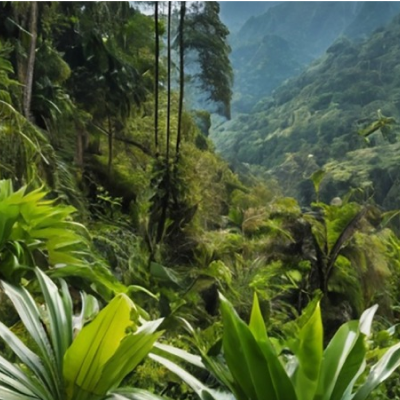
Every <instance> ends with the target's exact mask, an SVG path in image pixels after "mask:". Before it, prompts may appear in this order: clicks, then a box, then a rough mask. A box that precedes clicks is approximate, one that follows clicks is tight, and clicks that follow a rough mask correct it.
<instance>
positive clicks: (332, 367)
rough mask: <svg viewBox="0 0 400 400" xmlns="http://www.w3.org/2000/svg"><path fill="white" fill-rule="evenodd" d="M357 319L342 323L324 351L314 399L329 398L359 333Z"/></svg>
mask: <svg viewBox="0 0 400 400" xmlns="http://www.w3.org/2000/svg"><path fill="white" fill-rule="evenodd" d="M358 325H359V324H358V321H350V322H347V323H345V324H344V325H342V326H341V327H340V328H339V330H338V331H337V332H336V334H335V336H334V337H333V338H332V340H331V341H330V342H329V345H328V347H327V348H326V349H325V351H324V355H323V360H322V368H321V375H320V379H319V384H318V389H317V394H316V396H315V400H330V398H331V396H332V393H333V390H334V388H335V385H336V383H337V380H338V377H339V375H340V372H341V370H342V368H343V366H344V365H345V363H346V360H347V357H348V356H349V354H350V353H351V351H352V349H353V347H354V346H355V345H356V343H357V340H358V336H359V335H360V332H359V326H358Z"/></svg>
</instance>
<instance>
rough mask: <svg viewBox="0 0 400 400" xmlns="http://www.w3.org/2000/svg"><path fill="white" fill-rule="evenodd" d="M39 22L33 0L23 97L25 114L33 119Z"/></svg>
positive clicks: (35, 2) (36, 7) (35, 3)
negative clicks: (32, 108)
mask: <svg viewBox="0 0 400 400" xmlns="http://www.w3.org/2000/svg"><path fill="white" fill-rule="evenodd" d="M37 23H38V3H37V1H32V3H31V7H30V17H29V33H30V35H31V41H30V44H29V52H28V60H27V67H26V78H25V88H24V99H23V111H24V116H25V118H28V119H31V116H30V110H31V102H32V86H33V73H34V68H35V54H36V41H37Z"/></svg>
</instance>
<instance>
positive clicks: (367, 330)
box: [360, 304, 378, 337]
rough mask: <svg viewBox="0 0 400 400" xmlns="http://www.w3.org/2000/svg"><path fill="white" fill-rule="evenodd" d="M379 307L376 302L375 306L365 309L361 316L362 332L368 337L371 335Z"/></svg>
mask: <svg viewBox="0 0 400 400" xmlns="http://www.w3.org/2000/svg"><path fill="white" fill-rule="evenodd" d="M377 309H378V305H377V304H375V305H374V306H372V307H370V308H368V309H367V310H365V311H364V312H363V313H362V315H361V317H360V332H361V333H363V334H364V335H365V336H366V337H369V336H370V335H371V327H372V321H373V319H374V315H375V313H376V310H377Z"/></svg>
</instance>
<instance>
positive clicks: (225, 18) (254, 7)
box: [219, 1, 281, 33]
mask: <svg viewBox="0 0 400 400" xmlns="http://www.w3.org/2000/svg"><path fill="white" fill-rule="evenodd" d="M278 3H281V1H220V2H219V5H220V7H221V13H220V17H221V20H222V22H223V23H224V24H225V25H226V26H227V27H228V28H229V30H230V31H231V33H235V32H237V31H238V30H239V29H240V28H241V27H242V25H243V24H244V23H245V22H246V20H247V19H249V18H250V17H253V16H257V15H261V14H263V13H265V12H266V11H267V10H268V9H269V8H271V7H273V6H275V5H276V4H278Z"/></svg>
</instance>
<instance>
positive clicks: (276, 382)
mask: <svg viewBox="0 0 400 400" xmlns="http://www.w3.org/2000/svg"><path fill="white" fill-rule="evenodd" d="M249 328H250V331H251V332H252V334H253V336H254V338H255V339H256V341H257V343H258V345H259V347H260V349H261V351H262V353H263V355H264V357H265V360H266V361H267V363H266V366H267V369H268V371H265V372H266V373H269V375H270V376H271V381H272V385H273V388H274V390H275V393H276V396H277V399H279V400H286V399H289V398H290V399H293V400H295V399H296V393H295V390H294V387H293V384H292V382H291V380H290V378H289V377H288V375H287V373H286V371H285V369H284V367H283V365H282V363H281V362H280V360H279V358H278V355H277V354H276V352H275V350H274V347H273V345H272V343H271V341H270V340H269V338H268V336H267V330H266V328H265V323H264V320H263V317H262V313H261V310H260V305H259V302H258V297H257V294H256V293H255V294H254V300H253V307H252V311H251V317H250V324H249ZM321 352H322V351H321Z"/></svg>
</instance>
